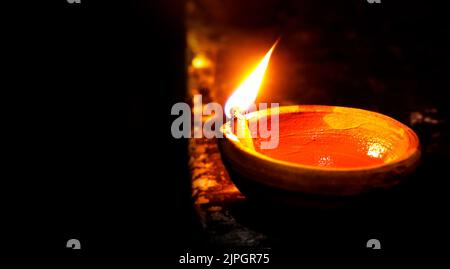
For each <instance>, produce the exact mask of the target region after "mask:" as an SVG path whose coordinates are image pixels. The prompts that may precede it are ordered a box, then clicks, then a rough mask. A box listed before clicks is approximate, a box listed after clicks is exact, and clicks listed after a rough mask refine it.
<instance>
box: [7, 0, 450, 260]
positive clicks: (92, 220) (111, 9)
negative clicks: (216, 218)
mask: <svg viewBox="0 0 450 269" xmlns="http://www.w3.org/2000/svg"><path fill="white" fill-rule="evenodd" d="M81 1H82V3H81V4H68V3H67V2H66V1H63V0H60V1H45V2H44V1H32V2H30V3H28V2H20V3H16V4H14V5H15V6H4V8H2V13H5V16H4V17H3V18H4V20H5V22H4V24H3V25H4V26H5V28H6V29H5V33H6V35H5V36H4V39H3V40H4V43H5V45H6V47H5V49H4V53H5V54H6V55H5V56H6V59H7V61H6V68H5V71H4V73H3V74H4V76H5V78H6V79H5V80H4V82H5V86H4V88H5V89H7V91H6V92H7V93H8V94H10V96H8V97H7V98H5V99H4V101H5V103H6V104H5V107H6V108H7V112H6V114H5V115H6V121H5V122H8V123H11V128H9V127H8V131H11V134H12V135H11V138H10V140H7V144H8V146H11V151H10V153H9V151H8V156H7V162H6V163H5V165H6V166H8V167H9V168H10V169H11V171H9V170H8V173H7V176H6V177H5V180H6V182H7V183H9V184H8V188H5V190H6V192H7V193H8V194H10V196H11V197H10V196H5V197H7V201H6V202H5V203H4V205H5V207H6V209H7V211H8V213H9V212H10V213H11V218H8V220H9V219H10V220H12V221H11V222H9V221H8V223H11V229H8V230H5V232H6V234H7V235H10V236H11V237H12V244H10V245H9V246H10V247H9V248H10V249H11V250H13V251H23V250H25V251H30V252H32V253H37V252H39V253H41V252H42V253H44V255H45V256H48V257H50V258H55V257H63V258H65V259H66V261H69V262H75V261H77V260H80V259H81V260H84V259H86V258H87V259H88V260H90V259H100V260H101V259H102V257H107V259H108V261H110V262H111V261H112V262H114V261H115V260H116V259H122V258H125V259H127V260H130V261H131V260H134V258H138V260H141V261H144V262H147V263H152V262H153V260H158V261H167V262H168V263H170V264H173V263H176V262H177V261H178V258H177V257H178V256H179V255H181V254H183V253H185V252H186V250H189V249H195V248H200V249H201V242H202V238H201V237H202V235H201V233H200V226H199V224H198V223H197V221H196V219H195V217H194V216H195V215H194V213H193V209H192V207H191V202H190V187H189V177H188V174H187V173H188V172H187V156H186V144H187V141H183V140H175V139H173V138H172V137H171V136H170V124H171V120H172V118H171V117H170V116H169V114H170V113H169V111H170V108H171V106H172V105H173V104H174V103H176V102H179V101H183V100H184V94H185V86H186V85H185V81H186V77H185V76H186V71H185V58H184V52H185V29H184V27H185V25H184V1H181V0H174V1H166V2H165V1H120V2H118V1H88V0H81ZM409 2H410V1H404V4H405V5H408V3H409ZM421 5H431V4H429V3H428V2H426V3H425V1H423V3H422V4H420V5H417V4H416V5H415V6H414V10H420V9H421ZM397 10H398V11H399V12H400V11H401V5H399V7H398V9H397ZM344 15H345V14H344ZM399 16H400V17H401V16H402V14H401V12H400V13H399ZM430 18H431V17H430ZM427 26H429V27H431V28H430V29H432V27H433V25H432V23H431V22H430V25H427ZM425 31H426V30H425ZM437 34H439V33H437ZM447 38H448V37H441V38H438V39H437V40H438V41H439V40H441V39H442V40H446V41H447V42H448V39H447ZM438 41H436V42H438ZM433 57H434V56H433ZM427 61H429V62H431V64H433V63H436V66H437V67H438V68H437V69H438V70H440V71H439V72H442V70H448V68H446V64H443V63H442V59H439V57H435V58H432V59H429V58H427ZM419 64H420V61H419ZM447 83H448V82H447ZM446 87H448V84H446V85H443V88H442V98H437V99H438V100H439V102H440V104H439V105H440V106H442V103H444V101H443V100H445V99H446V98H447V96H448V95H447V93H446V91H447V90H448V89H447V88H446ZM440 92H441V90H436V91H435V92H434V94H440ZM444 92H445V93H444ZM432 99H436V98H432ZM441 102H442V103H441ZM446 102H448V99H447V101H446ZM8 139H9V138H8ZM445 156H446V157H448V155H445ZM446 157H445V158H446ZM433 161H436V163H435V164H436V165H440V166H441V167H442V166H445V163H446V162H445V159H442V158H441V159H436V160H433ZM442 171H445V170H443V169H438V168H437V170H436V172H435V173H436V174H432V175H429V177H430V178H434V179H436V178H439V179H440V181H442V180H444V178H445V175H444V176H441V175H440V173H442ZM433 184H434V183H433ZM9 185H10V187H9ZM443 186H445V184H444V185H441V186H440V187H439V189H438V190H435V192H434V195H433V196H437V197H444V196H445V195H446V193H445V191H444V190H443V189H442V187H443ZM420 198H421V199H425V200H427V199H428V200H429V198H430V197H428V196H425V197H420ZM445 201H446V200H445V199H440V200H437V201H436V203H437V204H435V203H431V206H432V207H433V210H427V209H425V210H424V209H422V210H421V211H420V212H429V214H425V215H423V217H422V216H419V217H417V218H416V219H415V221H418V222H423V223H424V224H423V225H416V226H414V227H415V228H414V232H417V233H418V234H420V235H419V236H418V238H419V240H421V241H420V242H422V243H423V244H422V246H421V247H420V248H419V249H420V250H422V249H425V248H428V246H433V247H431V249H433V251H434V249H437V250H439V249H441V248H437V246H440V245H441V244H443V243H444V242H445V240H444V232H443V230H442V229H441V228H442V227H444V224H443V223H436V225H434V223H435V221H437V219H439V221H440V219H441V216H442V215H445V214H447V213H446V211H445V210H444V209H445V208H446V207H444V206H443V204H442V203H444V202H445ZM429 205H430V204H427V206H429ZM436 214H437V216H439V217H436ZM417 227H423V229H416V228H417ZM405 229H406V228H405ZM410 232H413V231H410ZM407 234H409V232H405V233H404V234H403V235H404V236H406V235H407ZM70 238H77V239H79V240H80V241H81V244H82V251H81V252H78V253H74V251H71V250H68V249H66V248H65V242H66V241H67V240H68V239H70ZM435 241H436V242H438V243H436V244H435V243H433V242H435ZM198 245H200V246H198ZM443 245H445V244H443ZM285 247H287V246H285ZM155 249H156V250H155ZM413 249H415V248H409V249H408V250H413ZM291 250H292V253H291V252H287V253H291V254H293V255H285V258H288V257H291V258H292V260H295V255H297V254H295V248H293V249H291ZM441 250H442V249H441ZM349 255H351V254H349ZM152 259H153V260H152Z"/></svg>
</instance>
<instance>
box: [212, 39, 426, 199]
mask: <svg viewBox="0 0 450 269" xmlns="http://www.w3.org/2000/svg"><path fill="white" fill-rule="evenodd" d="M275 45H276V44H275ZM275 45H274V46H273V47H272V48H271V49H270V51H269V52H268V53H267V54H266V55H265V57H264V58H263V60H262V61H261V62H260V63H259V65H258V66H257V68H256V69H255V71H254V72H253V73H252V74H251V75H250V76H249V77H248V78H247V79H246V80H245V81H244V82H243V83H242V84H241V85H240V86H239V88H238V89H237V90H236V91H235V92H234V93H233V94H232V96H231V97H230V98H229V99H228V101H227V103H226V106H225V112H226V114H227V116H228V118H230V119H231V120H230V121H228V122H227V123H226V124H224V125H223V126H222V127H221V132H222V133H223V134H224V137H225V138H224V139H220V140H219V144H220V149H221V152H222V159H223V161H224V163H225V165H226V167H227V168H228V171H229V172H230V175H231V178H232V180H233V181H234V182H235V183H236V185H237V186H238V188H239V189H240V190H241V191H242V192H243V193H245V194H247V195H248V196H252V195H253V196H258V195H265V194H268V193H269V194H270V195H272V194H278V195H281V196H283V197H286V196H289V195H292V194H303V195H312V196H321V197H352V196H356V195H359V194H362V193H366V192H371V191H373V190H378V189H386V188H391V187H393V186H395V185H397V184H399V183H400V182H402V181H403V180H404V179H405V178H406V177H405V176H406V175H408V174H410V173H411V172H412V171H414V169H415V168H416V166H417V164H418V161H419V158H420V144H419V139H418V137H417V135H416V134H415V133H414V132H413V131H412V130H411V129H410V128H408V127H407V126H405V125H404V124H402V123H400V122H398V121H396V120H394V119H392V118H390V117H388V116H385V115H382V114H380V113H376V112H372V111H367V110H362V109H356V108H347V107H335V106H318V105H298V106H282V107H279V108H276V109H273V108H272V109H271V108H268V109H263V110H259V111H254V112H250V113H247V114H243V113H242V111H246V110H247V109H248V107H249V106H250V105H251V104H253V102H254V101H255V99H256V96H257V93H258V90H259V87H260V85H261V82H262V80H263V77H264V73H265V70H266V68H267V65H268V63H269V59H270V56H271V54H272V52H273V49H274V47H275ZM274 113H275V114H274ZM273 115H276V116H277V118H278V121H277V122H276V123H277V127H278V144H277V146H276V147H272V148H270V147H269V148H267V147H262V145H263V143H264V142H265V141H266V140H267V139H268V138H263V137H261V136H260V135H259V133H258V131H256V132H255V130H251V129H250V128H249V126H250V124H251V123H252V122H256V121H257V122H258V124H261V122H263V123H264V122H267V126H266V127H268V128H270V125H271V124H272V125H273V122H272V121H273V119H272V116H273ZM261 120H262V121H261ZM238 134H239V135H238Z"/></svg>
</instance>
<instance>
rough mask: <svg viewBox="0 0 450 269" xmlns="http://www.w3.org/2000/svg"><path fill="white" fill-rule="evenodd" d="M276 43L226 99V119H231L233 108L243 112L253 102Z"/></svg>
mask: <svg viewBox="0 0 450 269" xmlns="http://www.w3.org/2000/svg"><path fill="white" fill-rule="evenodd" d="M277 43H278V40H277V41H276V42H275V44H273V46H272V48H270V50H269V51H268V52H267V53H266V55H265V56H264V58H263V59H262V60H261V62H260V63H259V64H258V66H257V67H256V68H255V70H254V71H253V72H252V73H251V74H250V75H249V76H248V77H247V78H246V79H245V80H244V81H243V82H242V83H241V84H240V85H239V87H238V88H237V89H236V90H235V91H234V92H233V94H232V95H231V96H230V98H228V100H227V102H226V103H225V114H226V115H227V117H228V118H230V117H231V110H232V109H233V108H238V109H239V110H240V111H245V110H247V109H248V108H249V107H250V106H251V105H252V104H253V103H254V102H255V100H256V96H257V95H258V91H259V88H260V87H261V83H262V81H263V78H264V74H265V73H266V69H267V65H268V64H269V60H270V56H271V55H272V52H273V50H274V49H275V47H276V45H277Z"/></svg>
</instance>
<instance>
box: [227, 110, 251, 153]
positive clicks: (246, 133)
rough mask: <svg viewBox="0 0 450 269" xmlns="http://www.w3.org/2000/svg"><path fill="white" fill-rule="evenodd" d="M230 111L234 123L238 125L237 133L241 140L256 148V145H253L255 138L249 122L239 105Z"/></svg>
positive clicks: (243, 143)
mask: <svg viewBox="0 0 450 269" xmlns="http://www.w3.org/2000/svg"><path fill="white" fill-rule="evenodd" d="M230 112H231V115H232V120H233V121H234V125H235V126H236V135H237V137H238V139H239V141H240V142H241V143H242V145H244V146H245V147H247V148H249V149H252V150H254V149H255V146H254V145H253V138H252V134H251V132H250V128H249V127H248V124H247V118H246V117H245V116H244V114H242V112H241V110H240V109H239V108H238V107H233V108H231V110H230Z"/></svg>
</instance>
